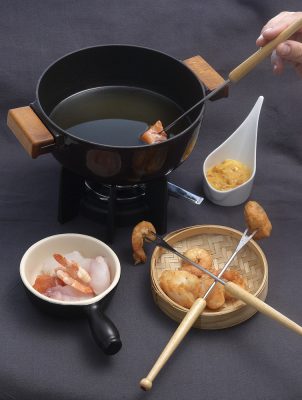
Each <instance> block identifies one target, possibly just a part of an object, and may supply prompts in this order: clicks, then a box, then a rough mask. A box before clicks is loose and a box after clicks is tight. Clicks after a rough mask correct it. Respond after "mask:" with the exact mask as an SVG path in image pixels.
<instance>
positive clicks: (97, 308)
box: [20, 233, 121, 354]
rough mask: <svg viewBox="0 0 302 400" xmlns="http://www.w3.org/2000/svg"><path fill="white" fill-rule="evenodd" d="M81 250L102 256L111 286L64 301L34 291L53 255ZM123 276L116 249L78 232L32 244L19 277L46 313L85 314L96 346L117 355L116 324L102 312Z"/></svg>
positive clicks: (86, 253) (23, 260)
mask: <svg viewBox="0 0 302 400" xmlns="http://www.w3.org/2000/svg"><path fill="white" fill-rule="evenodd" d="M75 250H77V251H79V252H80V253H81V254H82V256H83V257H85V258H96V257H98V256H103V257H104V258H105V260H106V262H107V264H108V267H109V270H110V279H111V284H110V286H109V287H108V288H107V289H106V290H105V291H104V292H102V293H100V294H98V295H97V296H94V297H92V298H90V299H86V300H80V301H62V300H55V299H51V298H49V297H47V296H45V295H43V294H41V293H39V292H38V291H37V290H35V289H34V288H33V286H32V285H33V284H34V282H35V279H36V276H37V275H39V274H40V273H41V265H42V264H43V262H45V260H47V259H49V258H50V257H52V255H53V254H54V253H61V254H66V253H71V252H72V251H75ZM120 275H121V266H120V262H119V259H118V257H117V256H116V254H115V253H114V252H113V250H112V249H111V248H110V247H109V246H107V245H106V244H105V243H103V242H102V241H100V240H98V239H96V238H94V237H91V236H87V235H81V234H78V233H65V234H59V235H54V236H49V237H46V238H45V239H42V240H40V241H38V242H37V243H35V244H33V245H32V246H31V247H30V248H29V249H28V250H27V251H26V252H25V254H24V255H23V257H22V259H21V262H20V276H21V279H22V282H23V284H24V286H25V289H26V291H27V294H28V295H29V297H30V298H31V300H32V301H33V302H34V303H35V304H36V305H37V306H39V307H40V308H41V309H42V310H43V311H45V312H49V313H51V314H57V315H59V316H63V317H66V318H69V317H70V316H78V315H79V316H80V315H84V316H86V317H87V318H88V321H89V324H90V328H91V331H92V335H93V337H94V339H95V341H96V343H97V344H98V345H99V346H100V347H101V348H102V350H103V351H104V352H105V353H106V354H115V353H116V352H118V351H119V349H120V348H121V341H120V337H119V333H118V330H117V329H116V327H115V325H114V324H113V323H112V322H111V320H110V319H109V318H107V317H106V316H105V315H104V313H103V308H104V305H105V304H106V303H107V301H108V299H110V297H111V295H112V293H113V291H114V288H115V287H116V285H117V284H118V281H119V279H120Z"/></svg>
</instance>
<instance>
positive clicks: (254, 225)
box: [244, 201, 272, 240]
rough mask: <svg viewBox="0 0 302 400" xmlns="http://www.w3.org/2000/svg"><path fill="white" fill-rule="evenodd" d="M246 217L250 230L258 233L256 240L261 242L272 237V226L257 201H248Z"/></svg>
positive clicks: (245, 208)
mask: <svg viewBox="0 0 302 400" xmlns="http://www.w3.org/2000/svg"><path fill="white" fill-rule="evenodd" d="M244 217H245V221H246V224H247V227H248V228H249V230H250V231H251V232H254V231H255V230H256V231H257V232H256V233H255V235H254V239H256V240H259V239H263V238H266V237H269V236H270V234H271V231H272V224H271V222H270V220H269V219H268V216H267V214H266V212H265V211H264V209H263V208H262V207H261V206H260V204H258V203H257V202H256V201H248V202H247V203H246V204H245V206H244Z"/></svg>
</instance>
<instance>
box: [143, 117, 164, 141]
mask: <svg viewBox="0 0 302 400" xmlns="http://www.w3.org/2000/svg"><path fill="white" fill-rule="evenodd" d="M167 139H168V136H167V134H166V132H165V131H164V127H163V125H162V123H161V121H160V120H158V121H156V122H155V124H154V125H151V126H150V128H149V129H148V130H146V132H144V133H143V134H142V135H141V136H140V140H141V141H143V142H145V143H147V144H153V143H160V142H165V141H166V140H167Z"/></svg>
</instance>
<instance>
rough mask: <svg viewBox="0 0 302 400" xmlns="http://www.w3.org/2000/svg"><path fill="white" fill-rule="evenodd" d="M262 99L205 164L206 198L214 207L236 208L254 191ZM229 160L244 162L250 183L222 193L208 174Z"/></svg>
mask: <svg viewBox="0 0 302 400" xmlns="http://www.w3.org/2000/svg"><path fill="white" fill-rule="evenodd" d="M263 100H264V98H263V96H260V97H259V98H258V100H257V102H256V104H255V105H254V107H253V108H252V110H251V112H250V113H249V115H248V116H247V117H246V119H245V120H244V121H243V122H242V124H241V125H240V126H239V127H238V128H237V129H236V131H235V132H234V133H233V134H232V135H231V136H229V137H228V139H227V140H226V141H225V142H223V143H222V144H221V145H220V146H219V147H217V148H216V149H215V150H214V151H212V153H211V154H209V155H208V157H207V158H206V160H205V161H204V164H203V178H204V179H203V188H204V193H205V195H206V197H207V198H208V199H209V200H210V201H212V202H213V203H215V204H218V205H221V206H236V205H238V204H241V203H243V202H245V201H246V200H247V199H248V197H249V195H250V193H251V190H252V187H253V182H254V178H255V174H256V153H257V133H258V121H259V115H260V111H261V107H262V103H263ZM226 159H232V160H237V161H241V162H242V163H244V164H245V165H247V166H248V167H249V169H250V171H251V177H250V178H249V180H248V181H246V182H245V183H243V184H242V185H240V186H237V187H236V188H234V189H229V190H226V191H221V190H217V189H215V188H214V187H213V186H212V185H211V184H210V183H209V181H208V179H207V177H206V173H207V171H208V169H209V168H212V167H213V166H214V165H217V164H219V163H221V162H222V161H224V160H226Z"/></svg>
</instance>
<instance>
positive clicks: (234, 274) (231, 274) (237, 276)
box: [222, 268, 246, 300]
mask: <svg viewBox="0 0 302 400" xmlns="http://www.w3.org/2000/svg"><path fill="white" fill-rule="evenodd" d="M222 277H223V279H225V280H227V281H231V282H234V283H236V285H238V286H240V287H241V288H242V289H246V280H245V278H244V277H243V276H242V275H241V273H240V272H239V271H236V270H235V269H233V268H229V269H228V270H226V271H225V272H224V274H223V275H222ZM225 299H226V300H232V299H234V297H233V296H231V295H230V294H228V293H227V292H226V293H225Z"/></svg>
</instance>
